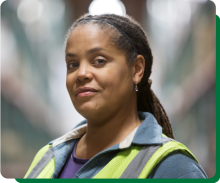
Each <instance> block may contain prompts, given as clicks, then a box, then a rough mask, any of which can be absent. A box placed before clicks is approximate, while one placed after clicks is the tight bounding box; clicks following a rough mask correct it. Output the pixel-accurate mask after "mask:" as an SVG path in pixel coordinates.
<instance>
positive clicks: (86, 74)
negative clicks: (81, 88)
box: [76, 64, 93, 82]
mask: <svg viewBox="0 0 220 183" xmlns="http://www.w3.org/2000/svg"><path fill="white" fill-rule="evenodd" d="M92 78H93V75H92V73H91V71H90V69H89V66H88V65H87V64H80V66H79V68H78V71H77V75H76V81H77V82H85V81H91V80H92Z"/></svg>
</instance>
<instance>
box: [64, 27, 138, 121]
mask: <svg viewBox="0 0 220 183" xmlns="http://www.w3.org/2000/svg"><path fill="white" fill-rule="evenodd" d="M66 64H67V78H66V86H67V90H68V92H69V95H70V98H71V100H72V102H73V105H74V107H75V108H76V110H77V111H78V112H79V113H80V114H81V115H82V116H84V117H85V118H86V119H89V118H91V119H95V118H97V117H98V118H102V117H104V116H105V117H108V116H110V115H112V114H113V113H114V112H117V111H118V110H120V109H122V108H126V107H128V106H129V105H132V104H131V101H134V97H135V91H134V87H133V80H132V73H131V69H129V67H128V65H127V63H126V58H125V55H124V53H123V52H122V51H121V50H118V49H117V48H116V47H115V46H114V45H113V43H112V42H111V41H110V39H109V36H108V34H106V33H105V32H104V31H103V30H101V29H100V28H99V27H98V26H97V25H92V24H87V25H83V26H79V27H77V28H76V29H75V30H74V31H73V32H72V34H71V36H70V37H69V39H68V42H67V47H66Z"/></svg>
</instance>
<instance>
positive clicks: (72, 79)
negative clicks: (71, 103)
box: [66, 74, 75, 97]
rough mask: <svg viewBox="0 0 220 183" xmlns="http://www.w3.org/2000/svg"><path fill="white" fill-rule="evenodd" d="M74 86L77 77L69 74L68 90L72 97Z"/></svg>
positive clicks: (67, 80)
mask: <svg viewBox="0 0 220 183" xmlns="http://www.w3.org/2000/svg"><path fill="white" fill-rule="evenodd" d="M74 84H75V77H74V75H73V74H67V76H66V88H67V90H68V92H69V95H70V97H71V96H72V93H73V92H74V91H73V89H74Z"/></svg>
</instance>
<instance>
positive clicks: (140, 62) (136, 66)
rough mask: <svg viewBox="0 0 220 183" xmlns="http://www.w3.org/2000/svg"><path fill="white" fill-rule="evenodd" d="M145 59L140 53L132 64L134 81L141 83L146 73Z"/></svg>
mask: <svg viewBox="0 0 220 183" xmlns="http://www.w3.org/2000/svg"><path fill="white" fill-rule="evenodd" d="M144 68H145V59H144V57H143V56H142V55H138V56H137V57H136V59H135V60H134V61H133V64H132V71H133V82H134V83H136V81H137V83H140V82H141V79H142V77H143V75H144Z"/></svg>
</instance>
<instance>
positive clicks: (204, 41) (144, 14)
mask: <svg viewBox="0 0 220 183" xmlns="http://www.w3.org/2000/svg"><path fill="white" fill-rule="evenodd" d="M88 12H89V13H90V14H101V13H115V14H120V15H125V14H128V15H130V16H132V17H134V18H135V19H136V20H137V21H138V22H139V23H140V24H141V25H142V26H143V28H144V30H145V31H146V32H147V34H148V38H149V42H150V45H151V47H152V51H153V55H154V65H153V74H152V76H151V78H152V80H153V84H152V88H153V90H154V91H155V93H156V94H157V96H158V98H159V99H160V101H161V103H162V104H163V106H164V108H165V110H166V111H167V113H168V116H169V118H170V120H171V123H172V127H173V130H174V135H175V138H176V140H178V141H180V142H182V143H183V144H185V145H186V146H187V147H188V148H189V149H190V150H191V151H192V152H193V154H194V155H195V156H196V157H197V159H198V161H199V162H200V164H201V166H202V167H203V168H204V170H205V171H206V173H207V175H208V177H213V176H214V174H215V171H216V46H215V45H216V14H215V5H214V4H213V3H212V2H211V1H208V0H178V1H176V0H135V1H133V0H121V1H119V0H7V1H5V2H4V3H3V4H2V5H1V174H2V175H3V176H4V177H6V178H22V177H24V175H25V173H26V172H27V169H28V168H29V166H30V164H31V162H32V160H33V158H34V156H35V154H36V153H37V151H38V150H39V149H40V148H41V147H43V146H44V145H45V144H47V143H48V142H50V141H51V140H53V139H54V138H57V137H59V136H60V135H62V134H64V133H66V132H68V131H69V130H71V129H72V128H73V127H74V126H75V125H76V124H77V123H78V122H80V121H81V120H82V119H83V117H82V116H80V115H79V114H78V113H77V112H76V111H75V109H74V107H73V105H72V103H71V100H70V98H69V95H68V93H67V90H66V83H65V79H66V65H65V57H64V46H63V45H64V38H65V34H66V32H67V30H68V28H69V27H70V26H71V24H72V23H73V21H74V20H76V19H77V18H78V17H80V16H81V15H83V14H84V13H88Z"/></svg>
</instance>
